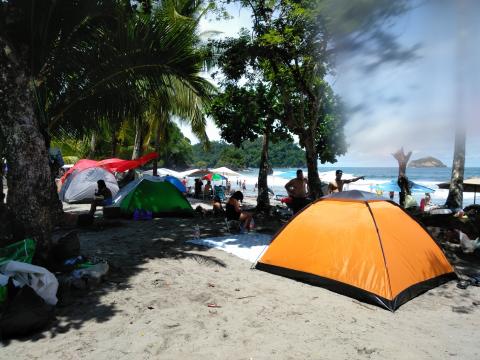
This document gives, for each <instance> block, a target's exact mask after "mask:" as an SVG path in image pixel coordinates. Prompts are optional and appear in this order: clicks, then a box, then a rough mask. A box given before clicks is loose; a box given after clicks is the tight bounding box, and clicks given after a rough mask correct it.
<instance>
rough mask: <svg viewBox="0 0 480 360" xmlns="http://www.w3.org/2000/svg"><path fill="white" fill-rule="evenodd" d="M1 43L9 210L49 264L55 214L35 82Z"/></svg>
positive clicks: (1, 124)
mask: <svg viewBox="0 0 480 360" xmlns="http://www.w3.org/2000/svg"><path fill="white" fill-rule="evenodd" d="M16 55H17V54H15V53H14V52H13V50H12V48H10V47H9V46H8V43H7V42H6V41H4V40H3V39H2V38H0V89H2V96H1V97H0V114H1V116H2V119H1V121H0V132H1V133H2V134H3V136H4V138H5V152H6V158H7V161H8V173H7V185H8V195H7V207H8V209H9V210H10V211H11V212H12V214H13V216H14V218H15V219H16V221H18V222H19V223H20V224H21V225H22V226H23V228H24V229H23V230H24V231H25V235H26V236H28V237H33V238H35V239H36V240H37V252H36V257H37V260H38V261H39V262H40V263H42V262H43V263H44V262H45V261H46V260H47V257H48V252H49V249H50V244H51V243H50V241H51V230H52V224H53V221H52V220H53V219H52V212H51V204H52V198H51V193H52V192H51V187H52V177H51V173H50V166H49V157H48V152H47V147H46V144H45V139H44V137H43V136H42V134H41V132H40V129H39V122H38V119H37V118H36V116H35V112H34V98H33V94H32V84H33V81H31V79H29V78H28V77H27V75H26V73H25V69H26V68H27V67H26V64H25V63H24V62H23V61H22V60H20V58H18V57H17V56H16Z"/></svg>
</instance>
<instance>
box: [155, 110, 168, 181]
mask: <svg viewBox="0 0 480 360" xmlns="http://www.w3.org/2000/svg"><path fill="white" fill-rule="evenodd" d="M167 117H168V115H167V114H165V111H163V110H162V109H160V110H159V111H158V113H157V121H156V123H157V124H156V125H157V126H156V129H155V152H156V153H157V155H160V141H161V139H162V138H163V139H165V137H166V131H167V130H166V129H167V121H168V118H167ZM153 176H158V156H157V157H156V158H155V159H153Z"/></svg>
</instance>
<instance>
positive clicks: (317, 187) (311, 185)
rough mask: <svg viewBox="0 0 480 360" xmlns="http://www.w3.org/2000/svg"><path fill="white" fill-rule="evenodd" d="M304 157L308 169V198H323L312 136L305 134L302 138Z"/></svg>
mask: <svg viewBox="0 0 480 360" xmlns="http://www.w3.org/2000/svg"><path fill="white" fill-rule="evenodd" d="M303 142H304V144H305V155H306V160H307V169H308V190H309V193H310V197H311V198H313V199H318V198H320V197H322V196H323V191H322V183H321V181H320V177H319V176H318V154H317V149H316V147H315V139H314V138H313V134H310V133H308V134H306V135H305V138H304V141H303Z"/></svg>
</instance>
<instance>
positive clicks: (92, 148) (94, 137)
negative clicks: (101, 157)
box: [88, 131, 97, 159]
mask: <svg viewBox="0 0 480 360" xmlns="http://www.w3.org/2000/svg"><path fill="white" fill-rule="evenodd" d="M96 150H97V134H96V133H95V131H93V132H92V136H91V138H90V149H89V152H88V157H89V158H90V159H93V158H94V157H95V152H96Z"/></svg>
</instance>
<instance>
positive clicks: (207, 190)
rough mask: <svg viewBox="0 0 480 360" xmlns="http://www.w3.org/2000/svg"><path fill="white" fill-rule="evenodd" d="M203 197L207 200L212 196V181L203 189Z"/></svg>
mask: <svg viewBox="0 0 480 360" xmlns="http://www.w3.org/2000/svg"><path fill="white" fill-rule="evenodd" d="M203 196H204V197H207V198H208V197H210V196H212V183H211V182H210V180H208V181H207V183H206V185H205V186H204V188H203Z"/></svg>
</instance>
